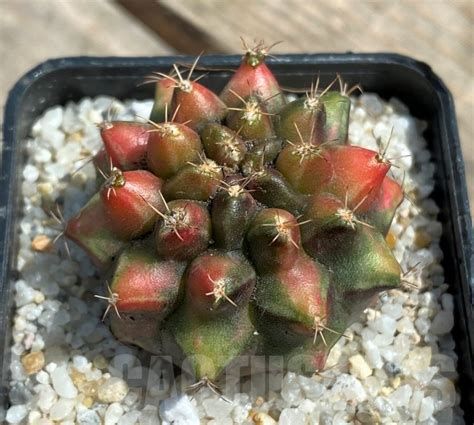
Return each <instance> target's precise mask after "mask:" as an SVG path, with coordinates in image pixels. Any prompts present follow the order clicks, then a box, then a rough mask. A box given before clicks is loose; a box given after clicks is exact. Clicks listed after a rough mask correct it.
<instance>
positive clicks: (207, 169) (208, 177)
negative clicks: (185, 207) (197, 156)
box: [163, 158, 223, 201]
mask: <svg viewBox="0 0 474 425" xmlns="http://www.w3.org/2000/svg"><path fill="white" fill-rule="evenodd" d="M222 177H223V176H222V168H221V167H219V166H218V165H217V164H216V163H215V162H214V161H212V160H210V159H204V158H203V159H202V160H201V163H199V164H194V163H191V164H188V165H186V166H184V167H183V168H181V169H180V170H179V171H178V172H177V173H176V174H175V175H174V176H173V177H171V178H170V179H169V180H168V181H167V182H166V183H165V185H164V187H163V194H164V195H165V198H166V199H170V200H171V199H194V200H196V201H207V200H208V199H209V198H212V197H213V196H214V195H215V193H216V191H217V188H218V186H219V182H220V181H221V180H222Z"/></svg>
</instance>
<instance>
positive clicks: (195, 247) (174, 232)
mask: <svg viewBox="0 0 474 425" xmlns="http://www.w3.org/2000/svg"><path fill="white" fill-rule="evenodd" d="M160 216H161V217H160V219H159V220H158V221H157V223H156V228H155V244H156V251H157V253H158V255H159V256H160V257H163V258H166V259H174V260H179V261H188V260H190V259H192V258H194V257H196V256H197V255H199V254H200V253H201V252H203V251H205V250H206V249H207V247H208V245H209V241H210V239H211V219H210V216H209V212H208V211H207V208H206V205H205V204H204V203H200V202H195V201H184V200H178V201H171V202H169V203H168V204H167V207H166V211H165V212H164V213H161V214H160Z"/></svg>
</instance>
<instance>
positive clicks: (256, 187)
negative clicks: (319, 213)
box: [248, 168, 306, 215]
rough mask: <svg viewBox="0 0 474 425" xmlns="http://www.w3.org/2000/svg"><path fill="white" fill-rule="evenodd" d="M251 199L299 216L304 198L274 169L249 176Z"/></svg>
mask: <svg viewBox="0 0 474 425" xmlns="http://www.w3.org/2000/svg"><path fill="white" fill-rule="evenodd" d="M248 187H249V188H250V189H251V190H253V191H254V192H253V193H252V194H253V197H254V198H255V199H257V200H258V201H260V202H261V203H263V204H265V205H266V206H268V207H271V208H282V209H285V210H287V211H289V212H291V213H292V214H296V215H298V214H301V212H302V211H303V209H304V206H305V202H306V198H305V196H304V195H302V194H301V193H299V192H297V191H296V190H295V189H293V187H291V186H290V184H289V183H288V181H287V180H286V179H285V178H284V177H283V175H282V174H281V173H280V172H279V171H278V170H275V169H272V168H268V169H265V170H262V171H257V172H256V173H254V174H253V175H252V176H251V180H250V183H249V186H248Z"/></svg>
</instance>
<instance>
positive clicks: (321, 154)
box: [276, 127, 334, 194]
mask: <svg viewBox="0 0 474 425" xmlns="http://www.w3.org/2000/svg"><path fill="white" fill-rule="evenodd" d="M296 128H298V127H296ZM298 131H299V130H298ZM276 167H277V169H278V170H279V171H280V172H281V173H282V174H283V176H284V177H285V178H286V180H287V181H288V182H289V183H290V184H291V186H292V187H293V188H294V189H296V190H297V191H298V192H301V193H303V194H311V193H314V192H316V191H318V190H320V188H321V187H324V186H327V185H328V184H329V183H330V182H331V180H332V178H333V174H334V171H333V162H332V161H331V158H330V154H329V152H328V150H327V149H325V148H324V147H320V146H316V145H314V144H311V143H309V142H306V141H304V142H299V143H297V144H291V145H289V146H286V147H285V148H283V150H282V151H281V152H280V155H279V156H278V158H277V162H276Z"/></svg>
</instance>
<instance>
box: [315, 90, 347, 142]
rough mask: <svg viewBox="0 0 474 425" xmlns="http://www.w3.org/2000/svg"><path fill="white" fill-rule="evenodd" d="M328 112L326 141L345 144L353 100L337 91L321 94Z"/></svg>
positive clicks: (325, 129) (325, 130)
mask: <svg viewBox="0 0 474 425" xmlns="http://www.w3.org/2000/svg"><path fill="white" fill-rule="evenodd" d="M321 102H322V103H323V105H324V109H325V112H326V122H325V125H324V133H325V141H329V142H335V143H338V144H345V143H347V141H348V134H349V115H350V111H351V100H350V98H349V97H348V96H346V95H345V94H343V93H339V92H337V91H329V92H327V93H325V94H323V95H322V96H321Z"/></svg>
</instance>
